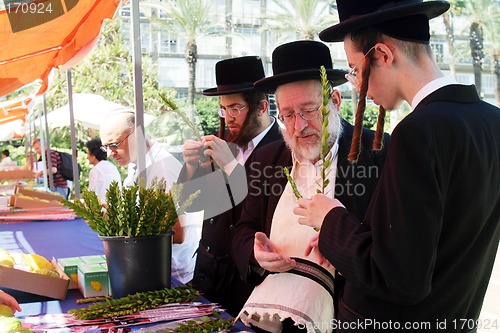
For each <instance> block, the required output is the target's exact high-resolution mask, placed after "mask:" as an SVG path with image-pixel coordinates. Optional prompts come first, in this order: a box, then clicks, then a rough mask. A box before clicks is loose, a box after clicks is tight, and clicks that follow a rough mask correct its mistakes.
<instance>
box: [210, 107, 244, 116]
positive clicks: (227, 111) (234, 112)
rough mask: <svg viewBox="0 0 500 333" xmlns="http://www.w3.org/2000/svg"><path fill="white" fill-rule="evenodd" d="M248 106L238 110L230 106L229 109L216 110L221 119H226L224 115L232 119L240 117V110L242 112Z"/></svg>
mask: <svg viewBox="0 0 500 333" xmlns="http://www.w3.org/2000/svg"><path fill="white" fill-rule="evenodd" d="M247 107H248V105H244V106H242V107H240V108H237V107H235V106H231V107H228V108H226V107H221V108H218V109H217V113H218V114H219V117H221V118H226V115H228V114H229V115H230V116H231V117H233V118H236V117H238V116H239V115H240V112H241V110H244V109H245V108H247Z"/></svg>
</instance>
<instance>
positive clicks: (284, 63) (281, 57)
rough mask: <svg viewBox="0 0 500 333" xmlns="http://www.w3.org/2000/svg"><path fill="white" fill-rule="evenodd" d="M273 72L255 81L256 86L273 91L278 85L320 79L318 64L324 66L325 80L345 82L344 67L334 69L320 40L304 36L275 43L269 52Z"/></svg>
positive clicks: (335, 84) (338, 83)
mask: <svg viewBox="0 0 500 333" xmlns="http://www.w3.org/2000/svg"><path fill="white" fill-rule="evenodd" d="M272 63H273V76H270V77H267V78H264V79H261V80H259V81H257V82H255V89H256V90H259V91H263V92H266V93H271V94H272V93H274V91H275V90H276V88H277V87H278V86H279V85H282V84H285V83H290V82H295V81H302V80H320V79H321V76H320V67H321V66H324V67H325V69H326V74H327V78H328V80H329V81H330V82H331V83H332V84H333V85H334V86H337V85H340V84H343V83H345V82H346V79H345V74H346V73H347V72H346V71H343V70H339V69H333V64H332V57H331V55H330V49H329V48H328V46H326V45H325V44H323V43H321V42H316V41H310V40H307V41H306V40H303V41H297V42H291V43H287V44H283V45H280V46H278V47H277V48H276V49H275V50H274V51H273V55H272Z"/></svg>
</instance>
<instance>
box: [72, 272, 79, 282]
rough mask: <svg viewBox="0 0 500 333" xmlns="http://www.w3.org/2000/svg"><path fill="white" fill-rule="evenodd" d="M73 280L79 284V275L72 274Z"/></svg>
mask: <svg viewBox="0 0 500 333" xmlns="http://www.w3.org/2000/svg"><path fill="white" fill-rule="evenodd" d="M71 280H72V281H73V282H74V283H78V274H71Z"/></svg>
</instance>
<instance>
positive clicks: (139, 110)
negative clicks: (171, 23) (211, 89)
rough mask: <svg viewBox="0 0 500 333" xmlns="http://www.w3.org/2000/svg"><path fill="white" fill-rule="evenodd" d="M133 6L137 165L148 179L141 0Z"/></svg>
mask: <svg viewBox="0 0 500 333" xmlns="http://www.w3.org/2000/svg"><path fill="white" fill-rule="evenodd" d="M131 7H132V13H131V20H132V61H133V63H134V68H133V76H134V99H135V138H136V143H137V161H136V166H137V172H138V174H139V178H144V179H145V180H146V179H147V177H146V176H147V174H146V134H145V131H144V100H143V94H142V53H141V22H140V21H141V18H140V12H139V0H131ZM141 183H142V182H139V184H141ZM144 184H145V182H144Z"/></svg>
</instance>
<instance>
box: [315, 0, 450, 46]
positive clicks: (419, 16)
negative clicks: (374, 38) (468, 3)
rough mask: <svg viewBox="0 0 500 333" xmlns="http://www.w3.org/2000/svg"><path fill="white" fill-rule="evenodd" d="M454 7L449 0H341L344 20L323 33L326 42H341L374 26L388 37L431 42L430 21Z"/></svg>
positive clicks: (340, 4) (340, 5) (338, 8)
mask: <svg viewBox="0 0 500 333" xmlns="http://www.w3.org/2000/svg"><path fill="white" fill-rule="evenodd" d="M449 8H450V4H449V3H448V2H447V1H422V0H337V10H338V13H339V20H340V23H338V24H336V25H333V26H331V27H329V28H327V29H325V30H323V31H321V32H320V33H319V38H320V39H321V40H322V41H325V42H341V41H343V40H344V37H345V35H347V34H348V33H351V32H354V31H356V30H358V29H362V28H367V27H374V28H376V29H379V30H380V31H381V32H382V33H384V34H385V35H387V36H390V37H393V38H396V39H400V40H406V41H412V42H417V43H425V44H427V43H429V39H430V34H429V20H430V19H432V18H434V17H436V16H439V15H441V14H443V13H444V12H446V11H447V10H448V9H449Z"/></svg>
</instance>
